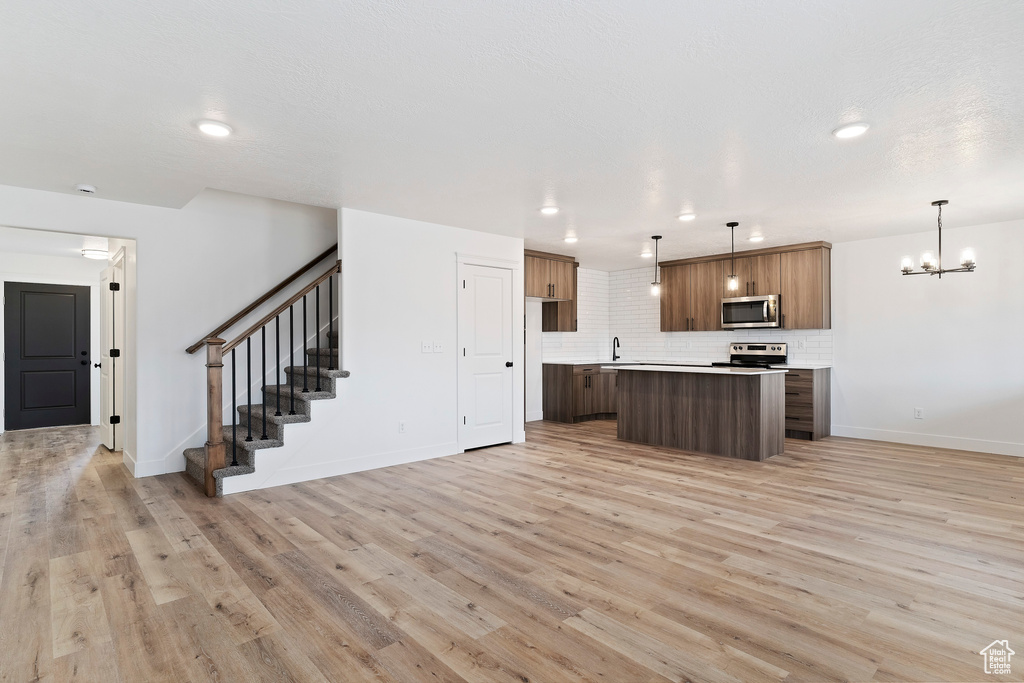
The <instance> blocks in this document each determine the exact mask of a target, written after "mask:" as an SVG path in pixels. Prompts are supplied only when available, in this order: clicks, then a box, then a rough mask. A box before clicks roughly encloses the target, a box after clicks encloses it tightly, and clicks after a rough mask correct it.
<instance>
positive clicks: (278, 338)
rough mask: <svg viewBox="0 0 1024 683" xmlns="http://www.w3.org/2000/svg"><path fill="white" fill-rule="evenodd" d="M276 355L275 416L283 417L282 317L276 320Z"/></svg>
mask: <svg viewBox="0 0 1024 683" xmlns="http://www.w3.org/2000/svg"><path fill="white" fill-rule="evenodd" d="M274 353H275V357H276V358H277V375H276V377H275V379H276V381H277V412H276V413H274V415H276V416H278V417H281V316H280V315H278V316H277V317H276V318H274Z"/></svg>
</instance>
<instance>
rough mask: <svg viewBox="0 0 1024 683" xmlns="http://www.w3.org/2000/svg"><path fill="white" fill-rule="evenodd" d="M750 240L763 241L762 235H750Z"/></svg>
mask: <svg viewBox="0 0 1024 683" xmlns="http://www.w3.org/2000/svg"><path fill="white" fill-rule="evenodd" d="M750 241H751V242H764V235H751V236H750Z"/></svg>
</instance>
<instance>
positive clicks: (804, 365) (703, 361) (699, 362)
mask: <svg viewBox="0 0 1024 683" xmlns="http://www.w3.org/2000/svg"><path fill="white" fill-rule="evenodd" d="M722 360H723V361H725V360H728V358H724V359H722ZM546 362H547V363H548V364H554V365H600V366H602V367H607V368H612V369H614V368H621V367H624V366H626V365H682V366H689V367H693V366H698V367H710V366H711V361H709V360H708V359H707V358H700V359H693V360H687V359H685V358H683V359H680V358H674V359H672V360H629V361H621V360H617V361H615V362H611V361H607V360H603V361H602V360H586V359H584V360H558V361H546ZM715 362H721V361H715ZM831 367H832V364H831V363H827V362H824V361H813V360H806V361H801V360H793V361H790V362H789V363H784V364H773V365H772V368H779V369H782V370H817V369H819V368H831Z"/></svg>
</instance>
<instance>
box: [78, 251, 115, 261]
mask: <svg viewBox="0 0 1024 683" xmlns="http://www.w3.org/2000/svg"><path fill="white" fill-rule="evenodd" d="M82 256H84V257H85V258H91V259H93V260H95V261H106V260H107V256H109V254H108V253H107V250H106V249H83V250H82Z"/></svg>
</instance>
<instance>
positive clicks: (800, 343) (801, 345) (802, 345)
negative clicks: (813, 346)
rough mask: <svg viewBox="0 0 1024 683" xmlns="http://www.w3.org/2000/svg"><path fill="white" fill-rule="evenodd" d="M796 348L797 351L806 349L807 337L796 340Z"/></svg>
mask: <svg viewBox="0 0 1024 683" xmlns="http://www.w3.org/2000/svg"><path fill="white" fill-rule="evenodd" d="M796 350H797V351H806V350H807V340H806V339H797V340H796Z"/></svg>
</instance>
